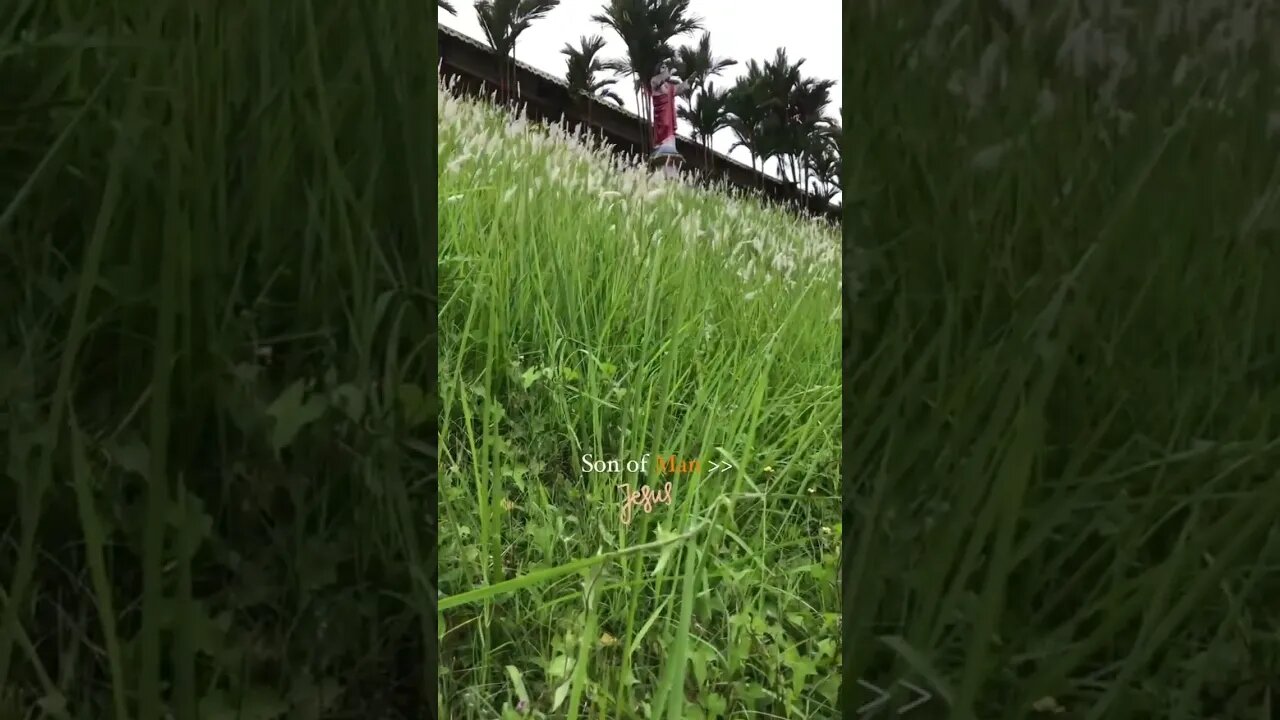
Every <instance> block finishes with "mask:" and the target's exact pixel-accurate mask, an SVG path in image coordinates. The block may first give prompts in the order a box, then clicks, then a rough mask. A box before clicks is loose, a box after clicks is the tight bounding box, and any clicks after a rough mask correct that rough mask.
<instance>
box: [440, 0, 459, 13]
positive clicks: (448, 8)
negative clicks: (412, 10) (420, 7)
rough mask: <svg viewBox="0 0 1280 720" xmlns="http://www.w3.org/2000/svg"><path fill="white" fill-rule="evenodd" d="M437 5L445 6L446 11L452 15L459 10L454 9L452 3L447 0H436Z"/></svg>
mask: <svg viewBox="0 0 1280 720" xmlns="http://www.w3.org/2000/svg"><path fill="white" fill-rule="evenodd" d="M436 7H438V8H443V9H444V11H445V12H447V13H449V14H450V15H457V14H458V11H457V10H454V9H453V6H452V5H450V4H449V3H448V2H446V0H436Z"/></svg>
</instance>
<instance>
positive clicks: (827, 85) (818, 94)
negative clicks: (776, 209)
mask: <svg viewBox="0 0 1280 720" xmlns="http://www.w3.org/2000/svg"><path fill="white" fill-rule="evenodd" d="M833 87H835V82H834V81H832V80H818V79H816V78H804V79H803V80H801V81H800V84H799V85H797V86H796V87H795V88H794V89H793V90H792V93H791V97H790V99H789V101H788V109H787V112H788V116H789V117H788V122H789V123H790V124H789V128H790V129H791V130H792V132H790V133H788V138H789V139H790V141H791V145H790V148H789V149H790V155H791V170H792V177H793V179H796V180H798V179H799V175H800V173H801V172H803V173H805V178H804V183H803V185H802V186H801V187H804V188H806V189H807V188H808V186H809V177H808V170H809V162H808V159H809V158H808V155H809V152H810V150H812V148H813V143H812V142H811V139H812V138H813V137H814V136H815V135H817V134H818V133H819V132H820V130H821V129H822V127H823V125H824V123H825V122H827V121H828V120H829V118H827V117H826V116H825V115H823V111H824V110H826V108H827V106H828V105H830V104H831V88H833ZM806 192H807V190H806Z"/></svg>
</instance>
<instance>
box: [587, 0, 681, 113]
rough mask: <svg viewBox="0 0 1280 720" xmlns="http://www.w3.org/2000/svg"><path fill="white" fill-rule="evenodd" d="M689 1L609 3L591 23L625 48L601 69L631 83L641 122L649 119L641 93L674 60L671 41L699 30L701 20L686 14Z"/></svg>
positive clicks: (646, 99)
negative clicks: (610, 33)
mask: <svg viewBox="0 0 1280 720" xmlns="http://www.w3.org/2000/svg"><path fill="white" fill-rule="evenodd" d="M689 3H690V0H609V2H608V4H606V5H605V6H604V11H603V12H601V13H599V14H596V15H592V16H591V20H592V21H593V22H597V23H600V24H601V25H604V26H606V27H608V28H609V29H611V30H613V31H614V33H616V34H617V35H618V38H619V39H621V40H622V44H623V45H624V46H625V47H626V55H625V56H623V57H621V58H615V59H612V60H608V61H606V62H605V63H604V67H605V68H607V69H609V70H613V71H614V72H617V73H618V74H619V75H622V76H624V77H631V78H633V80H634V89H635V96H636V105H637V106H638V107H639V108H640V112H641V115H642V119H641V133H644V132H645V124H646V123H645V120H644V118H647V117H649V115H650V101H649V93H648V92H644V93H641V90H642V89H644V88H646V87H647V85H648V82H649V78H650V77H652V75H653V70H654V68H656V67H657V66H658V63H660V62H662V61H664V60H670V59H672V58H673V57H674V56H675V52H674V51H672V49H671V41H672V39H674V38H676V37H678V36H680V35H684V34H686V33H690V32H693V31H694V30H700V29H702V19H701V18H699V17H696V16H694V15H692V14H691V13H690V12H689Z"/></svg>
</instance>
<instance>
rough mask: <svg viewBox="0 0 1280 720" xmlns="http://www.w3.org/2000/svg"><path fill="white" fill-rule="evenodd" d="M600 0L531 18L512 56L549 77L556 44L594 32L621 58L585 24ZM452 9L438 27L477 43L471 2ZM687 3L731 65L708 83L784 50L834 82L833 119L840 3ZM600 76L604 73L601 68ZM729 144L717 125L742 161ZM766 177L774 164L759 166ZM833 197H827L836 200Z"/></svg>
mask: <svg viewBox="0 0 1280 720" xmlns="http://www.w3.org/2000/svg"><path fill="white" fill-rule="evenodd" d="M604 4H605V3H604V1H603V0H562V2H561V3H560V6H559V7H557V8H556V9H555V10H552V11H551V13H550V14H549V15H547V16H546V17H545V18H543V19H542V20H539V21H536V22H534V23H533V24H532V25H530V26H529V29H528V30H526V31H524V33H523V34H522V35H521V36H520V40H519V43H518V44H517V46H516V59H517V60H519V61H520V62H523V63H526V64H528V65H532V66H533V67H536V68H538V69H539V70H542V71H544V72H546V73H548V74H550V75H553V76H555V77H560V78H562V77H564V70H565V56H564V55H561V54H560V49H561V48H563V47H564V46H565V43H569V44H571V45H574V46H575V47H576V46H577V45H578V38H579V37H581V36H583V35H588V36H589V35H600V36H601V37H603V38H604V39H605V41H606V43H607V44H606V45H605V48H604V51H603V53H602V54H603V56H604V57H606V58H611V57H621V56H623V55H624V54H625V47H624V46H623V44H622V41H621V40H620V39H619V38H618V36H617V35H615V34H614V33H613V31H612V30H611V29H609V28H607V27H604V26H601V25H599V24H597V23H594V22H592V21H591V16H592V15H596V14H599V13H601V12H602V11H603V8H604ZM453 6H454V8H455V9H457V11H458V15H457V16H456V17H455V16H453V15H450V14H449V13H447V12H445V11H444V10H439V11H438V12H439V20H440V24H441V25H444V26H446V27H448V28H451V29H453V30H457V31H458V32H462V33H465V34H467V35H470V36H471V37H474V38H476V39H477V40H480V41H481V42H484V33H483V32H481V30H480V23H479V22H478V21H477V20H476V13H475V8H474V3H473V2H472V1H471V0H454V2H453ZM690 8H691V10H692V12H693V14H694V15H697V16H698V17H700V18H702V20H703V30H709V31H710V32H711V52H712V53H713V54H714V55H716V56H717V57H722V58H723V57H728V58H732V59H734V60H737V61H738V62H739V64H738V65H734V66H732V67H729V68H727V69H726V70H725V71H724V72H723V73H722V75H721V76H719V77H716V78H713V80H712V81H713V82H714V83H715V85H716V87H726V86H727V85H729V84H732V82H733V80H734V78H736V77H737V76H738V75H739V74H741V73H743V72H745V71H746V68H745V67H744V66H745V65H746V61H747V60H749V59H755V60H756V61H758V62H761V63H763V62H764V61H765V60H768V59H770V58H772V57H773V54H774V51H775V50H776V49H777V48H779V47H784V48H786V49H787V56H788V57H789V58H790V59H791V61H792V62H795V61H796V60H798V59H800V58H805V63H804V65H803V66H801V71H802V72H804V73H805V74H806V75H809V76H812V77H818V78H822V79H826V80H835V81H836V85H835V87H834V88H832V90H831V98H832V104H831V106H830V107H829V108H828V113H829V114H831V115H833V116H836V117H838V116H839V112H840V98H841V93H842V92H843V90H842V87H841V83H840V81H841V79H842V78H841V74H840V73H841V66H840V29H841V24H840V17H841V14H840V0H786V1H785V2H778V1H777V0H768V1H767V2H766V1H765V0H692V1H691V2H690ZM701 34H702V31H697V32H695V33H692V34H690V35H688V36H681V37H677V38H675V40H673V42H672V45H673V46H677V47H678V46H680V45H689V44H694V43H696V42H697V40H698V38H700V37H701ZM605 75H606V76H608V75H609V73H607V72H606V73H605ZM618 88H619V92H618V94H619V95H620V96H622V100H623V102H624V103H625V104H626V106H627V108H628V109H629V110H631V111H632V112H637V108H636V103H635V99H634V94H633V93H632V92H630V88H629V87H628V86H627V84H626V83H625V82H623V83H619V85H618ZM677 122H678V124H679V128H678V132H679V133H680V134H681V135H684V136H685V137H688V136H689V135H690V132H689V127H688V125H687V123H685V122H684V121H683V120H679V121H677ZM734 141H735V138H734V136H733V133H732V132H730V131H728V130H722V131H721V132H720V133H719V134H717V135H716V136H715V137H714V138H713V139H712V141H711V145H712V147H713V148H715V149H716V150H718V151H720V152H722V153H727V154H729V155H730V156H731V157H733V158H734V159H735V160H741V161H742V162H743V163H745V164H750V162H751V156H750V155H749V154H748V153H747V151H746V150H744V149H742V148H739V149H737V150H735V151H734V152H732V153H729V146H730V145H732V144H733V143H734ZM767 172H769V174H771V175H774V174H776V173H775V167H774V163H772V162H770V163H769V167H768V168H767ZM839 199H840V196H839V195H837V196H836V198H835V201H836V202H839Z"/></svg>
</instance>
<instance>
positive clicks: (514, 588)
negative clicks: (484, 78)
mask: <svg viewBox="0 0 1280 720" xmlns="http://www.w3.org/2000/svg"><path fill="white" fill-rule="evenodd" d="M437 110H438V112H439V117H440V125H439V150H438V152H439V156H438V163H439V165H438V166H439V168H440V170H439V172H440V175H439V198H440V201H439V212H440V217H439V224H440V297H441V308H440V329H441V343H440V380H441V386H440V387H441V390H440V397H441V402H442V411H441V427H440V432H441V436H440V448H441V460H440V461H441V482H440V544H441V545H440V548H441V558H442V559H441V563H440V587H441V589H442V591H443V592H444V593H445V597H443V598H442V599H441V602H440V608H441V615H442V616H441V622H440V625H439V633H440V643H441V670H440V672H441V677H440V696H441V708H442V713H443V714H445V715H447V716H449V717H455V718H486V717H499V716H501V717H517V716H527V717H566V718H586V717H594V718H604V717H607V718H666V719H668V720H687V719H689V718H729V717H742V716H744V715H747V714H752V713H755V714H761V715H764V716H775V717H797V718H801V717H803V718H825V717H835V716H836V714H837V713H838V710H837V708H836V707H835V700H836V695H837V689H838V683H839V676H838V665H839V645H838V642H837V619H838V615H837V608H838V598H837V586H836V573H837V570H836V568H837V562H838V538H839V536H840V526H839V524H838V519H839V518H838V495H837V493H838V488H837V484H836V483H837V467H838V453H839V436H838V432H837V427H838V424H839V422H840V417H839V392H840V390H839V373H838V368H839V360H840V358H839V352H840V345H839V336H838V333H839V324H838V319H839V315H838V309H839V306H838V302H839V288H838V285H837V283H838V282H839V272H838V253H839V246H838V241H837V237H836V231H835V230H834V229H833V228H831V227H830V226H828V225H826V224H825V223H823V222H820V221H816V220H801V219H799V218H796V217H794V216H790V215H788V214H786V213H785V212H783V211H781V210H775V209H767V208H765V207H763V206H762V205H761V204H760V203H759V202H758V201H753V200H748V199H744V198H738V197H731V196H729V195H728V194H726V193H725V192H723V190H722V189H719V190H716V189H698V188H695V187H693V186H691V185H686V184H683V183H678V182H668V181H664V180H662V179H659V178H656V177H654V176H652V175H649V174H647V173H645V172H643V171H642V170H640V169H639V168H635V167H633V166H629V165H628V164H627V163H624V162H621V161H619V160H618V159H617V157H616V156H613V155H612V154H611V153H609V152H608V151H607V150H603V149H600V148H598V147H595V146H594V145H593V143H591V142H590V141H587V140H584V139H582V138H574V137H572V136H570V134H569V133H567V132H566V131H564V129H563V128H559V127H550V128H549V127H545V126H530V125H528V124H527V123H526V122H525V121H523V120H521V119H519V118H518V117H517V116H515V115H512V114H510V113H506V112H503V111H500V110H498V109H496V107H494V106H493V105H492V104H491V103H489V102H486V101H482V100H468V99H460V98H459V97H456V96H454V95H453V94H452V93H451V92H450V91H448V90H444V91H442V92H441V93H440V95H439V98H438V106H437ZM584 453H590V454H591V455H593V456H594V457H596V458H601V457H603V458H618V459H621V460H627V459H634V460H639V459H640V458H641V457H642V456H644V455H645V454H649V455H651V456H652V457H656V456H658V455H677V456H679V457H681V458H686V459H692V458H698V459H701V460H702V461H703V462H704V463H706V465H705V466H704V467H703V468H702V470H701V471H700V472H696V473H694V474H692V475H675V476H671V477H668V478H662V477H659V476H658V474H657V473H656V472H655V469H656V468H655V463H654V462H653V461H652V457H651V462H650V464H649V472H647V473H640V474H636V473H630V474H628V473H625V472H624V473H622V474H621V475H619V474H584V473H582V472H580V464H579V458H580V456H581V455H582V454H584ZM712 461H715V462H716V463H720V462H726V461H727V462H729V463H731V464H732V465H733V467H734V469H733V470H732V471H728V472H717V473H712V472H710V469H711V467H712V466H711V464H710V463H711V462H712ZM637 475H638V476H637ZM664 480H670V481H671V482H672V486H673V487H672V494H673V501H672V503H671V505H670V506H669V507H668V506H665V505H659V506H656V507H655V508H654V509H653V511H652V512H651V513H649V514H645V513H644V512H643V511H640V510H637V511H636V515H635V518H634V520H633V521H632V523H631V525H629V526H624V525H623V524H622V523H621V521H620V517H619V510H620V507H621V504H620V500H621V497H622V496H621V493H620V492H619V490H618V489H617V488H616V485H617V484H619V483H622V482H628V483H631V484H632V485H633V486H634V485H636V484H649V485H653V486H655V487H657V486H660V485H661V483H662V482H663V481H664ZM522 713H523V714H522Z"/></svg>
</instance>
